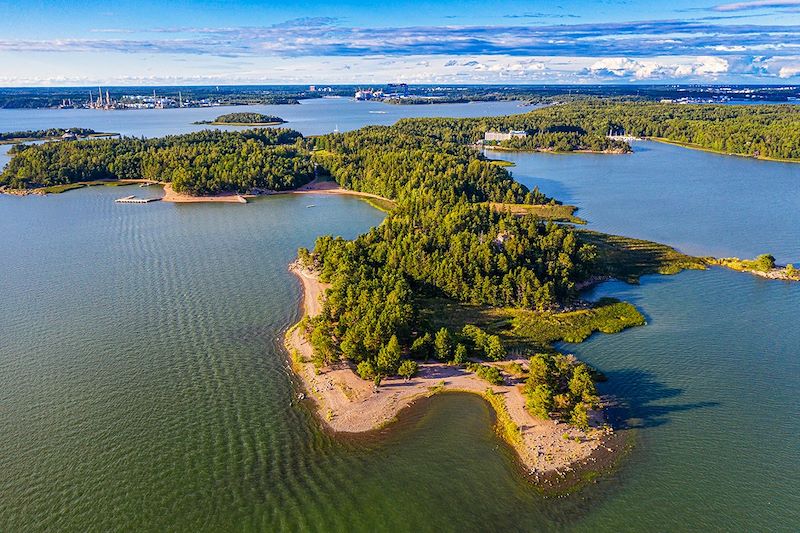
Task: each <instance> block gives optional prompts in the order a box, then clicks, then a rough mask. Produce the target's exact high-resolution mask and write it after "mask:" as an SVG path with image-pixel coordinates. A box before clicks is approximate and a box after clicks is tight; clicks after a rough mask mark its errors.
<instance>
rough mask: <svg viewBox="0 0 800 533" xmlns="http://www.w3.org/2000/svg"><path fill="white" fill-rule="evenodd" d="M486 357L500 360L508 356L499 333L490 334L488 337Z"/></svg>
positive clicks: (491, 359)
mask: <svg viewBox="0 0 800 533" xmlns="http://www.w3.org/2000/svg"><path fill="white" fill-rule="evenodd" d="M485 354H486V358H487V359H489V360H490V361H500V360H502V359H505V357H506V349H505V348H504V347H503V343H502V342H501V341H500V337H498V336H497V335H489V336H488V337H487V338H486V348H485Z"/></svg>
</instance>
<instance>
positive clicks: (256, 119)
mask: <svg viewBox="0 0 800 533" xmlns="http://www.w3.org/2000/svg"><path fill="white" fill-rule="evenodd" d="M284 122H286V121H285V120H283V119H282V118H281V117H276V116H273V115H262V114H261V113H228V114H226V115H220V116H218V117H217V118H215V119H214V120H213V121H211V122H206V121H201V122H196V123H195V124H283V123H284Z"/></svg>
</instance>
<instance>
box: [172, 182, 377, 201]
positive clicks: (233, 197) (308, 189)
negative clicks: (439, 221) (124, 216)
mask: <svg viewBox="0 0 800 533" xmlns="http://www.w3.org/2000/svg"><path fill="white" fill-rule="evenodd" d="M162 185H163V186H164V196H163V198H161V201H163V202H173V203H201V202H228V203H239V204H246V203H247V199H248V198H256V197H258V196H274V195H278V194H332V195H348V196H360V197H362V198H374V199H376V200H383V201H389V200H387V199H386V198H383V197H382V196H378V195H377V194H370V193H366V192H357V191H349V190H347V189H343V188H341V187H340V186H339V185H338V184H337V183H336V182H334V181H320V180H317V179H314V180H312V181H310V182H309V183H306V184H305V185H303V186H301V187H298V188H297V189H291V190H288V191H273V190H269V189H261V190H258V191H257V192H256V194H237V193H224V194H218V195H213V196H192V195H189V194H181V193H177V192H175V190H174V189H173V188H172V185H171V184H170V183H164V184H162Z"/></svg>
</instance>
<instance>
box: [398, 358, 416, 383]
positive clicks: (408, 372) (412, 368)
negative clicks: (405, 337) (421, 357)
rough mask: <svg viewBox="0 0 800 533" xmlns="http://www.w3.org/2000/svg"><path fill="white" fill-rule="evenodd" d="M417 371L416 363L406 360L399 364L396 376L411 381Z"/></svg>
mask: <svg viewBox="0 0 800 533" xmlns="http://www.w3.org/2000/svg"><path fill="white" fill-rule="evenodd" d="M417 370H419V365H418V364H417V362H416V361H412V360H410V359H406V360H405V361H403V362H402V363H400V367H399V368H398V369H397V374H398V375H400V376H402V377H403V378H405V379H406V380H409V379H411V377H412V376H413V375H414V374H416V373H417Z"/></svg>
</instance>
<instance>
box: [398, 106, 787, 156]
mask: <svg viewBox="0 0 800 533" xmlns="http://www.w3.org/2000/svg"><path fill="white" fill-rule="evenodd" d="M396 128H397V129H398V130H400V131H403V132H411V131H414V132H419V133H424V134H426V135H427V136H429V137H431V138H433V139H437V140H439V141H443V142H444V141H447V142H453V143H458V144H471V143H476V142H479V141H480V140H481V139H483V134H484V133H485V132H487V131H501V132H507V131H510V130H521V131H525V132H526V133H527V134H528V135H527V137H521V138H514V139H511V140H508V141H503V142H501V143H499V145H500V146H501V147H505V148H511V149H520V150H542V151H562V152H569V151H576V150H591V151H607V152H625V151H629V150H630V147H629V146H628V145H627V144H626V143H624V142H622V141H619V140H615V139H609V138H608V137H607V136H608V134H609V133H611V134H612V135H628V136H633V137H651V138H658V139H665V140H669V141H672V142H678V143H685V144H690V145H695V146H697V147H700V148H706V149H709V150H715V151H719V152H724V153H732V154H739V155H747V156H754V157H765V158H775V159H800V107H799V106H796V105H770V106H742V105H736V106H731V105H698V104H672V103H669V104H661V103H653V102H618V101H608V100H594V99H589V100H583V101H578V102H574V103H569V104H563V105H553V106H548V107H543V108H539V109H535V110H533V111H531V112H530V113H525V114H521V115H508V116H501V117H484V118H472V119H450V118H425V119H404V120H401V121H400V122H398V123H397V125H396Z"/></svg>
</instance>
